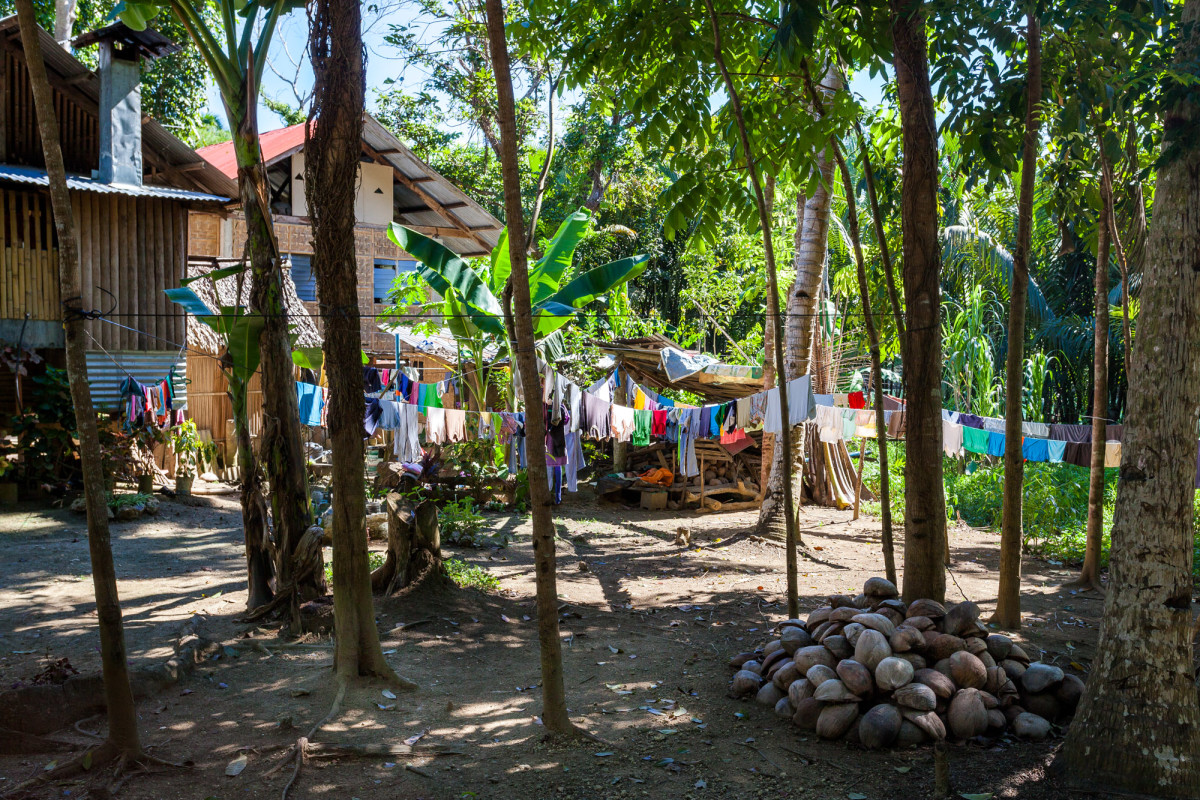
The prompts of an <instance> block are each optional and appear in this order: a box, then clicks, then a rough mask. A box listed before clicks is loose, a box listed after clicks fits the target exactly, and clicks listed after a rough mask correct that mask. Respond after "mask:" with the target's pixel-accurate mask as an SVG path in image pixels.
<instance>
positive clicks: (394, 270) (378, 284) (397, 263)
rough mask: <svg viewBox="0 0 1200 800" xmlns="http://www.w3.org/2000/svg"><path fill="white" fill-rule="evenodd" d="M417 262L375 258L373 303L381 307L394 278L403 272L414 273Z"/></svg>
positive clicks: (394, 280)
mask: <svg viewBox="0 0 1200 800" xmlns="http://www.w3.org/2000/svg"><path fill="white" fill-rule="evenodd" d="M416 269H417V262H416V261H412V260H406V259H392V258H377V259H375V303H376V305H382V304H384V303H386V302H387V296H388V292H390V291H391V290H392V284H394V283H395V282H396V277H397V276H399V275H402V274H404V273H405V272H415V271H416Z"/></svg>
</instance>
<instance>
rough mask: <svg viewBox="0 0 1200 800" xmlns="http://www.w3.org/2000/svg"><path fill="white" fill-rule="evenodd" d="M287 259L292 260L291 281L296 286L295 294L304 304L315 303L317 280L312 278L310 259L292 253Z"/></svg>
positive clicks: (309, 257)
mask: <svg viewBox="0 0 1200 800" xmlns="http://www.w3.org/2000/svg"><path fill="white" fill-rule="evenodd" d="M288 258H290V259H291V260H292V281H293V282H294V283H295V284H296V294H297V295H299V297H300V299H301V300H303V301H304V302H306V303H315V302H317V279H316V277H314V276H313V271H312V257H311V256H304V255H298V254H295V253H293V254H292V255H290V256H288Z"/></svg>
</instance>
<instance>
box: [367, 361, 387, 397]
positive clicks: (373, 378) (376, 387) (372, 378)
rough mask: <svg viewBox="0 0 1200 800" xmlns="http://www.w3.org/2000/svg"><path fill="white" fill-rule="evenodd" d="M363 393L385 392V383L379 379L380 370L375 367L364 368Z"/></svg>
mask: <svg viewBox="0 0 1200 800" xmlns="http://www.w3.org/2000/svg"><path fill="white" fill-rule="evenodd" d="M363 391H364V392H367V393H368V394H375V393H376V392H382V391H383V382H382V381H381V380H380V379H379V370H378V369H376V368H375V367H363Z"/></svg>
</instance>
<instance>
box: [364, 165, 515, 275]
mask: <svg viewBox="0 0 1200 800" xmlns="http://www.w3.org/2000/svg"><path fill="white" fill-rule="evenodd" d="M363 151H364V152H366V153H367V154H368V155H370V156H371V158H373V159H375V161H376V162H378V163H380V164H383V165H384V166H387V167H391V168H392V174H393V175H395V176H396V180H398V181H400V183H402V184H404V185H405V186H407V187H408V188H409V189H411V190H412V191H413V192H414V193H415V194H416V195H417V196H418V197H420V198H421V199H422V200H424V201H425V202H426V203H428V204H429V207H430V209H432V210H433V211H436V212H437V213H439V214H441V216H442V218H443V219H445V220H446V221H447V222H449V223H450V224H451V225H453V226H454V227H455V228H458V229H459V230H461V231H463V232H465V233H466V234H467V237H469V238H471V239H474V240H475V241H476V242H478V243H479V245H480V246H481V247H483V249H484V250H485V251H487V252H491V249H492V245H491V244H490V243H489V242H488V241H487V239H484V238H483V237H482V236H479V235H478V234H477V233H475V231H473V230H471V229H470V228H469V227H468V226H467V225H466V224H464V223H463V221H462V220H460V219H459V218H458V217H456V216H455V215H454V214H452V213H450V210H449V209H447V208H446V206H444V205H442V204H441V203H440V202H439V201H438V200H437V199H436V198H435V197H434V196H433V195H431V194H430V193H429V192H427V191H425V190H424V189H423V188H421V186H420V185H419V184H418V182H417V181H416V180H415V179H413V178H410V177H408V176H407V175H405V174H404V173H403V172H401V171H400V170H399V169H397V168H396V165H395V164H393V163H391V162H390V161H388V160H387V159H386V158H384V157H383V156H382V155H381V154H380V153H379V151H377V150H376V149H375V148H373V147H371V145H369V144H367V143H366V142H363ZM426 177H428V176H426ZM429 180H433V178H429Z"/></svg>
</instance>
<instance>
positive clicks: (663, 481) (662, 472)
mask: <svg viewBox="0 0 1200 800" xmlns="http://www.w3.org/2000/svg"><path fill="white" fill-rule="evenodd" d="M638 477H639V478H641V479H642V480H644V481H645V482H646V483H654V484H658V485H659V486H670V485H671V484H672V483H674V482H675V473H673V472H671V470H669V469H663V468H662V467H656V468H654V469H648V470H646V471H645V472H643V473H642V474H641V475H638Z"/></svg>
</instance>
